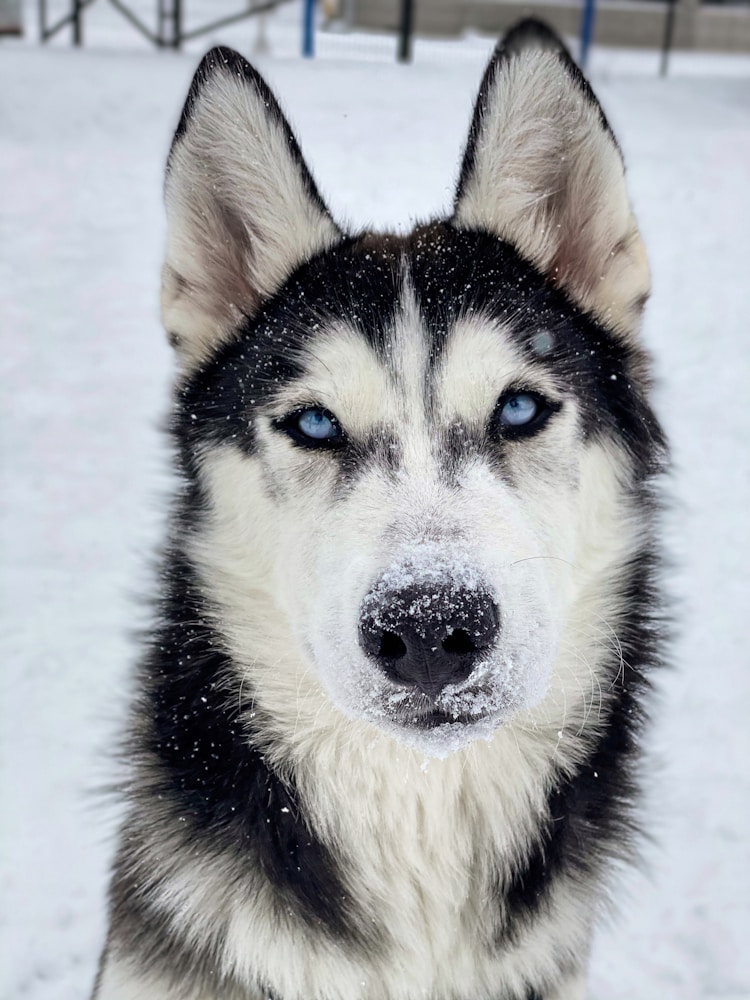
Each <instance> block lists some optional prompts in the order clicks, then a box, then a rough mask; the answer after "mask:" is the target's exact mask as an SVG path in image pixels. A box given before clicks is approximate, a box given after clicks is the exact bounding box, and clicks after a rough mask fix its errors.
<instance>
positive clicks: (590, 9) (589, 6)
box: [579, 0, 596, 69]
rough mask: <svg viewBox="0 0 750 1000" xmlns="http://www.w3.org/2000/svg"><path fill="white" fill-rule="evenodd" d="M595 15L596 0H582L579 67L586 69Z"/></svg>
mask: <svg viewBox="0 0 750 1000" xmlns="http://www.w3.org/2000/svg"><path fill="white" fill-rule="evenodd" d="M595 16H596V0H584V4H583V13H582V14H581V57H580V59H579V62H580V65H581V69H586V63H587V62H588V58H589V48H590V47H591V37H592V35H593V34H594V18H595Z"/></svg>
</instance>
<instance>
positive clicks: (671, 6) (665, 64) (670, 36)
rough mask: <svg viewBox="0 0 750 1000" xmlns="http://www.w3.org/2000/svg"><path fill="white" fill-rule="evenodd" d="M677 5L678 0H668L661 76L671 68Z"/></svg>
mask: <svg viewBox="0 0 750 1000" xmlns="http://www.w3.org/2000/svg"><path fill="white" fill-rule="evenodd" d="M676 6H677V0H668V3H667V17H666V20H665V21H664V36H663V38H662V41H661V66H660V67H659V75H660V76H666V75H667V69H668V68H669V53H670V52H671V51H672V42H673V41H674V14H675V7H676Z"/></svg>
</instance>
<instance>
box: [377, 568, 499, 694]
mask: <svg viewBox="0 0 750 1000" xmlns="http://www.w3.org/2000/svg"><path fill="white" fill-rule="evenodd" d="M499 630H500V613H499V610H498V607H497V605H496V603H495V601H494V600H493V599H492V597H491V596H490V595H489V593H488V592H487V591H486V590H484V589H480V588H470V587H467V586H463V585H461V584H457V583H454V582H452V581H450V580H449V581H445V580H443V581H440V582H438V581H435V582H431V581H427V582H424V583H415V582H412V583H409V584H407V585H406V586H402V587H401V588H400V589H393V588H392V587H391V586H389V583H388V580H387V578H386V579H383V578H381V580H379V581H378V582H377V583H376V584H375V586H374V587H373V588H372V590H371V591H370V592H369V593H368V594H367V596H366V597H365V599H364V601H363V602H362V607H361V611H360V622H359V642H360V645H361V647H362V649H363V650H364V652H365V653H366V654H367V656H368V657H369V658H370V659H371V660H373V661H374V662H375V663H376V664H377V665H378V667H379V668H380V669H381V670H382V671H383V672H384V673H385V674H386V676H387V677H389V678H390V679H391V680H393V681H396V682H397V683H399V684H403V685H407V686H414V687H416V688H418V689H419V690H420V691H422V692H423V693H424V694H425V695H427V696H429V697H431V698H435V697H436V696H437V695H438V694H439V693H440V692H441V691H442V690H443V688H444V687H445V686H446V685H448V684H457V683H460V682H461V681H463V680H466V678H467V677H468V676H469V674H470V673H471V672H472V670H473V669H474V667H475V665H476V664H477V663H478V662H480V661H481V660H482V659H483V658H484V656H485V654H486V653H487V652H488V651H489V650H491V649H492V648H493V646H494V644H495V641H496V639H497V635H498V633H499Z"/></svg>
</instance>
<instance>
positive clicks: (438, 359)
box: [94, 21, 665, 1000]
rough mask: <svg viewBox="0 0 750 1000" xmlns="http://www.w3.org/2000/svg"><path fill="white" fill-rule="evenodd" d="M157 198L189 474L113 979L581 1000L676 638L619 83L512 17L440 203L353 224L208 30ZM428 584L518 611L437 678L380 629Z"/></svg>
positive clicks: (276, 995) (140, 986)
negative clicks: (669, 647)
mask: <svg viewBox="0 0 750 1000" xmlns="http://www.w3.org/2000/svg"><path fill="white" fill-rule="evenodd" d="M166 202H167V212H168V221H169V235H168V241H167V251H166V262H165V265H164V272H163V316H164V322H165V326H166V329H167V331H168V333H169V335H170V338H171V339H172V341H173V343H174V344H175V347H176V352H177V356H178V359H179V366H180V371H179V377H178V381H177V386H176V390H175V395H174V411H173V417H172V428H171V429H172V435H173V439H174V443H175V450H176V456H177V458H176V460H177V467H178V470H179V473H180V476H181V484H182V485H181V488H180V491H179V495H178V496H177V497H176V499H175V502H174V510H173V516H172V521H171V531H170V536H169V540H168V543H167V546H166V551H165V553H164V557H163V564H162V566H163V568H162V577H161V586H162V596H161V599H160V602H159V606H158V616H157V618H156V623H155V625H154V627H153V631H152V634H151V637H150V640H149V642H148V646H147V648H146V650H145V653H144V656H143V661H142V664H141V667H140V674H139V695H138V698H137V703H136V705H135V708H134V712H133V718H132V725H131V733H130V737H129V742H128V747H127V750H128V758H129V760H130V762H131V770H130V778H129V782H128V787H127V801H128V812H127V817H126V819H125V821H124V825H123V828H122V834H121V840H120V848H119V852H118V854H117V858H116V862H115V867H114V875H113V880H112V887H111V897H110V898H111V926H110V931H109V936H108V941H107V945H106V949H105V953H104V955H103V958H102V964H101V968H100V972H99V977H98V981H97V985H96V988H95V994H94V995H95V997H96V1000H262V998H273V1000H580V998H582V997H584V996H585V975H586V964H587V954H588V951H589V944H590V940H591V934H592V928H593V926H594V924H595V921H596V919H597V915H598V914H599V912H600V910H601V908H602V905H603V902H604V901H605V899H606V893H607V883H608V874H609V871H610V868H611V862H612V860H613V859H620V858H622V857H626V856H628V854H629V853H630V850H631V846H630V845H631V840H632V833H633V826H634V818H633V806H634V799H635V797H636V792H637V781H636V773H635V771H636V765H637V756H638V744H639V734H640V730H641V726H642V721H643V718H644V713H643V707H642V706H643V701H644V698H645V696H646V695H647V689H648V681H647V676H648V673H649V670H650V669H651V668H652V667H653V666H655V665H656V664H657V663H658V661H659V656H660V634H661V628H660V615H659V613H658V611H659V601H658V594H657V592H656V589H655V572H656V568H657V559H656V554H655V541H654V519H655V513H656V510H657V502H656V499H655V492H654V480H655V477H657V475H658V474H659V472H660V471H661V469H662V468H663V465H664V461H665V445H664V439H663V436H662V433H661V430H660V428H659V425H658V423H657V421H656V419H655V417H654V415H653V413H652V411H651V409H650V407H649V401H648V397H649V373H648V362H647V357H646V355H645V353H644V351H643V349H642V347H641V345H640V341H639V326H640V319H641V312H642V308H643V305H644V302H645V300H646V297H647V293H648V288H649V276H648V269H647V265H646V261H645V255H644V251H643V247H642V244H641V240H640V236H639V233H638V229H637V226H636V222H635V219H634V217H633V214H632V211H631V207H630V203H629V200H628V196H627V193H626V188H625V177H624V168H623V163H622V157H621V154H620V151H619V148H618V146H617V143H616V141H615V139H614V137H613V135H612V132H611V129H610V127H609V125H608V123H607V120H606V118H605V117H604V114H603V112H602V110H601V108H600V107H599V105H598V103H597V101H596V99H595V98H594V96H593V94H592V92H591V90H590V88H589V86H588V84H587V83H586V81H585V80H584V79H583V77H582V76H581V74H580V73H579V71H578V69H577V68H576V66H575V65H574V63H573V62H572V61H571V59H570V57H569V55H568V54H567V52H566V51H565V49H564V48H563V47H562V45H561V43H560V42H559V41H558V40H557V39H556V37H555V36H554V35H552V34H551V33H550V32H549V31H548V30H547V29H546V28H544V27H543V26H542V25H540V24H538V23H537V22H533V21H527V22H523V23H522V24H521V25H519V26H518V27H517V28H516V29H514V30H513V31H511V33H510V34H509V35H508V36H507V37H506V38H505V39H504V41H503V42H501V43H500V44H499V45H498V48H497V50H496V52H495V54H494V55H493V58H492V60H491V62H490V64H489V66H488V69H487V71H486V73H485V76H484V79H483V81H482V84H481V88H480V92H479V97H478V100H477V104H476V109H475V112H474V117H473V121H472V124H471V129H470V133H469V139H468V144H467V147H466V151H465V154H464V159H463V165H462V167H461V172H460V178H459V182H458V188H457V193H456V199H455V204H454V208H453V213H452V215H451V216H450V217H449V218H447V219H443V220H439V221H436V222H433V223H431V224H429V225H424V226H418V227H417V228H416V229H415V230H414V231H413V232H412V233H411V234H410V235H408V236H405V237H401V236H393V235H376V234H372V233H361V234H357V235H351V234H348V233H345V232H344V231H343V230H342V229H341V228H340V227H339V226H338V225H337V224H336V223H335V222H334V221H333V220H332V218H331V216H330V215H329V213H328V211H327V209H326V207H325V205H324V203H323V201H322V199H321V197H320V194H319V193H318V190H317V188H316V186H315V184H314V182H313V180H312V178H311V176H310V174H309V172H308V170H307V168H306V167H305V164H304V162H303V159H302V156H301V154H300V151H299V149H298V147H297V144H296V142H295V140H294V137H293V135H292V133H291V131H290V129H289V126H288V124H287V122H286V120H285V119H284V117H283V115H282V113H281V111H280V110H279V108H278V105H277V104H276V101H275V100H274V98H273V96H272V94H271V93H270V91H269V90H268V88H267V86H266V84H265V83H264V82H263V80H262V79H261V78H260V77H259V76H258V74H257V73H256V72H255V71H254V70H253V69H252V68H251V67H250V66H249V65H248V64H247V63H246V62H245V61H244V60H243V59H242V58H241V57H240V56H238V55H237V54H236V53H234V52H231V51H229V50H226V49H214V50H213V51H212V52H210V53H209V54H208V55H207V56H206V58H205V59H204V60H203V62H202V63H201V65H200V67H199V69H198V72H197V74H196V76H195V79H194V81H193V85H192V87H191V90H190V93H189V95H188V99H187V103H186V105H185V109H184V111H183V115H182V118H181V121H180V123H179V127H178V129H177V133H176V135H175V139H174V143H173V146H172V150H171V153H170V157H169V164H168V169H167V181H166ZM512 392H527V393H529V392H532V393H534V394H536V397H537V398H539V399H543V400H544V401H545V404H544V405H545V406H546V407H547V411H546V420H545V422H544V423H543V426H539V427H538V428H536V430H535V431H534V433H531V432H524V433H523V434H520V435H519V436H514V434H513V433H511V432H510V430H509V429H508V428H507V427H506V426H504V425H503V424H502V422H501V421H500V419H499V417H498V407H499V405H500V403H499V401H502V400H503V399H507V398H508V394H509V393H512ZM305 407H308V408H309V407H318V408H320V409H324V410H325V411H326V412H329V413H330V414H332V415H334V416H335V418H336V420H337V421H338V425H339V426H340V428H341V429H342V432H343V435H344V437H343V439H342V440H343V444H340V446H339V447H337V448H322V447H321V448H318V447H309V446H308V445H309V442H306V441H304V440H303V441H300V440H299V434H298V433H297V432H296V431H294V420H295V419H296V417H295V414H297V413H298V412H300V411H302V410H304V408H305ZM290 420H291V421H292V424H291V425H290V423H289V422H290ZM290 426H291V427H292V430H291V431H290ZM295 434H297V437H295ZM409 588H411V589H409ZM407 590H408V592H409V593H416V594H417V595H418V600H416V601H415V604H414V609H413V611H410V612H408V614H413V616H414V621H411V620H410V619H409V620H407V619H403V621H406V625H404V626H403V627H404V628H406V627H407V625H408V626H409V627H411V625H414V627H420V623H421V621H422V619H421V617H420V616H421V615H422V614H423V612H424V607H423V604H424V601H427V602H428V603H429V600H430V599H431V595H432V594H433V591H434V592H435V593H437V592H440V593H443V592H450V593H454V592H455V593H460V594H461V595H464V596H465V595H466V594H468V595H470V597H471V595H476V594H478V593H480V592H481V594H483V595H485V596H486V599H487V600H488V601H490V602H493V606H494V607H495V609H496V611H497V615H498V616H499V617H498V620H499V628H498V629H497V631H496V634H495V633H494V632H493V638H492V640H491V644H490V645H489V646H488V647H487V648H486V649H483V650H482V651H481V656H480V658H479V661H478V662H477V663H476V665H474V666H472V668H471V672H470V673H469V674H468V676H458V675H456V678H455V679H454V682H451V683H447V684H445V685H444V686H443V687H442V688H440V689H439V690H436V691H431V693H430V692H428V693H424V692H425V691H426V690H427V688H420V687H419V685H417V684H414V685H410V684H409V683H405V682H404V681H403V680H398V679H394V677H393V676H392V674H390V673H389V672H388V671H387V670H385V669H381V664H380V663H379V661H378V659H377V656H375V658H373V656H372V655H369V654H368V652H367V650H366V649H365V648H364V647H363V644H362V628H363V625H362V622H363V621H364V620H365V618H366V616H367V615H368V614H371V618H372V615H373V614H374V615H375V616H376V617H377V615H381V614H382V615H384V616H386V618H387V616H388V615H389V614H392V613H393V609H392V607H391V605H390V604H389V601H391V602H392V600H393V595H394V594H395V595H400V594H403V593H405V592H406V591H407ZM425 595H427V596H426V597H425ZM472 599H473V598H472ZM483 599H484V598H483ZM420 602H422V603H420ZM424 606H426V605H424ZM373 608H374V609H375V611H374V612H373V611H372V609H373ZM440 613H441V614H443V612H442V611H441V612H440ZM451 613H452V612H451ZM445 614H446V615H447V614H448V612H445ZM372 620H374V619H372ZM368 621H370V619H368ZM415 623H416V624H415ZM394 627H395V626H394ZM399 627H400V626H399ZM467 627H468V626H467ZM452 628H453V626H452V625H451V626H450V628H449V632H450V631H451V629H452ZM383 662H385V661H383ZM472 663H474V660H472ZM426 670H427V672H428V674H429V672H430V664H429V662H428V663H427V666H426Z"/></svg>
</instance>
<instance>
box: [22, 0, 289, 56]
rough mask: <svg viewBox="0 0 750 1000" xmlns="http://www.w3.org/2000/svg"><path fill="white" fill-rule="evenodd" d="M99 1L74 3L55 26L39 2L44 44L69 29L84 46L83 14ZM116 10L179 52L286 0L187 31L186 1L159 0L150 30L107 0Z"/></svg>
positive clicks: (266, 0) (117, 1)
mask: <svg viewBox="0 0 750 1000" xmlns="http://www.w3.org/2000/svg"><path fill="white" fill-rule="evenodd" d="M95 2H96V0H71V3H70V10H69V11H68V13H67V14H65V15H63V16H62V17H61V18H59V19H58V20H57V21H55V22H54V23H53V24H50V23H49V11H48V7H47V0H39V37H40V40H41V41H42V42H47V41H49V40H50V38H54V36H55V35H57V34H58V33H59V32H60V31H62V30H63V29H64V28H67V27H70V29H71V41H72V43H73V45H83V14H84V11H85V9H86V8H87V7H90V6H91V5H92V4H93V3H95ZM107 2H108V3H109V4H111V6H112V7H114V8H115V10H117V11H119V13H120V14H122V16H123V17H124V18H125V19H126V20H127V21H129V22H130V24H131V25H132V26H133V27H134V28H135V29H136V31H138V32H140V34H141V35H143V37H144V38H146V39H148V41H149V42H151V43H152V44H153V45H155V46H156V47H157V48H160V49H179V48H180V47H181V45H182V43H183V42H188V41H190V40H191V39H193V38H199V37H200V36H201V35H206V34H209V33H210V32H212V31H216V30H217V29H218V28H225V27H227V25H230V24H236V23H237V22H238V21H244V20H246V19H247V18H250V17H255V16H256V15H258V14H265V13H266V12H267V11H269V10H273V9H274V8H275V7H279V6H280V5H281V4H282V3H285V2H287V0H263V2H260V3H253V4H251V5H250V6H248V7H246V8H245V9H244V10H242V11H238V12H237V13H235V14H229V15H227V16H226V17H221V18H218V19H217V20H216V21H211V22H209V23H208V24H202V25H200V26H199V27H197V28H190V29H189V30H185V27H184V22H183V14H184V3H183V0H157V4H156V30H152V29H151V28H149V26H148V25H147V24H144V22H143V21H142V20H141V19H140V17H138V15H137V14H136V13H135V12H134V11H133V10H131V8H130V7H128V6H127V4H125V3H123V0H107Z"/></svg>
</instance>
